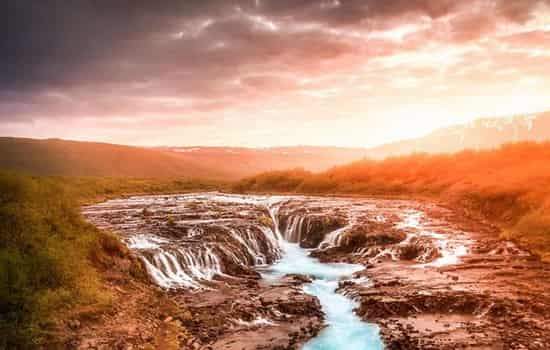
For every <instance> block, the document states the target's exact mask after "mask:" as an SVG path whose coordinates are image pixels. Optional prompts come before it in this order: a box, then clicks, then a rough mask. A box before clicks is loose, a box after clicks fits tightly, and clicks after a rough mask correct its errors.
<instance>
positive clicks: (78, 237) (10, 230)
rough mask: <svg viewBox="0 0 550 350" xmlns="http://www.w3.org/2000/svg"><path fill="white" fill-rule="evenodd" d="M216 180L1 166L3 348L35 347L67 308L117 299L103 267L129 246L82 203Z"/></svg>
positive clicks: (95, 305) (199, 187)
mask: <svg viewBox="0 0 550 350" xmlns="http://www.w3.org/2000/svg"><path fill="white" fill-rule="evenodd" d="M215 186H216V184H212V183H201V182H189V181H178V180H170V181H157V180H139V179H109V178H56V177H30V176H24V175H18V174H10V173H0V234H1V237H2V239H1V240H0V349H26V348H35V347H37V345H38V344H40V343H42V342H43V341H44V340H47V339H48V338H49V337H50V334H49V332H50V331H51V330H52V329H55V327H53V325H54V323H55V321H56V320H57V319H58V318H61V317H62V315H63V312H64V311H66V310H69V309H71V308H73V307H77V306H80V307H83V306H88V307H90V308H92V309H97V308H102V307H106V306H108V305H109V303H110V294H109V292H107V291H106V290H105V289H104V288H103V287H104V285H103V283H102V281H101V277H100V276H101V275H100V274H99V273H98V270H102V269H110V268H111V266H112V264H113V259H115V258H117V257H120V256H121V255H122V254H125V248H124V247H123V246H122V245H121V244H120V243H119V241H118V239H116V238H115V237H113V236H111V235H110V234H108V233H105V232H101V231H99V230H97V229H96V228H95V227H94V226H93V225H90V224H88V223H86V222H85V221H84V220H83V218H82V217H81V214H80V206H81V204H83V203H88V202H91V201H96V200H100V199H104V198H107V197H114V196H121V195H124V194H136V193H162V192H185V191H189V190H212V189H213V188H214V187H215ZM54 338H55V336H54Z"/></svg>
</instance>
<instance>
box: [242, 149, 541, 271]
mask: <svg viewBox="0 0 550 350" xmlns="http://www.w3.org/2000/svg"><path fill="white" fill-rule="evenodd" d="M234 190H236V191H239V192H242V191H278V192H300V193H317V194H318V193H342V194H363V195H407V196H416V197H418V196H423V197H426V196H427V197H431V198H435V199H438V200H439V199H440V200H444V201H445V202H447V203H450V204H453V205H456V206H459V207H460V208H463V209H465V210H467V211H468V212H469V213H470V214H472V215H482V216H483V217H485V218H487V219H490V220H492V221H493V222H495V223H497V224H499V225H500V226H501V227H502V228H503V235H504V236H505V237H506V238H511V239H514V240H516V241H518V242H520V243H521V244H523V245H524V246H526V247H528V248H530V249H531V250H532V251H534V252H536V253H538V254H540V255H541V256H542V257H543V258H544V259H546V260H550V143H519V144H510V145H505V146H503V147H501V148H500V149H497V150H492V151H463V152H460V153H456V154H451V155H412V156H405V157H397V158H390V159H386V160H383V161H370V160H363V161H359V162H355V163H352V164H349V165H347V166H342V167H337V168H334V169H331V170H329V171H327V172H323V173H317V174H313V173H309V172H305V171H301V170H294V171H288V172H271V173H265V174H261V175H258V176H256V177H252V178H249V179H245V180H242V181H240V182H239V183H238V184H236V185H235V186H234Z"/></svg>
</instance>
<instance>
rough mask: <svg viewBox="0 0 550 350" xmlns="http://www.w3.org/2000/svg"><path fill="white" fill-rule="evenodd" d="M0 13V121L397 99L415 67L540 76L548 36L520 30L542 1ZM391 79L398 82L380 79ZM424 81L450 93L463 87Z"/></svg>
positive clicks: (421, 76)
mask: <svg viewBox="0 0 550 350" xmlns="http://www.w3.org/2000/svg"><path fill="white" fill-rule="evenodd" d="M0 6H1V7H2V8H1V9H0V21H1V22H2V23H3V26H4V29H3V30H2V34H1V35H2V38H0V55H1V56H0V57H2V61H1V63H0V124H1V123H7V122H10V123H13V122H29V121H31V120H36V119H41V120H47V119H50V120H56V119H58V118H84V117H90V116H93V117H94V118H97V119H101V118H103V119H108V118H113V116H123V117H128V118H131V117H132V116H135V117H136V118H151V120H159V118H165V119H167V120H172V119H173V118H177V117H182V116H188V115H193V116H195V115H202V116H203V117H204V118H205V119H207V120H209V121H211V122H215V120H216V119H218V120H221V119H223V117H222V116H221V115H222V114H223V113H224V112H225V111H230V112H232V111H239V110H244V109H243V108H245V109H246V108H248V107H247V106H251V105H252V106H255V105H262V104H264V105H269V103H271V100H273V99H274V98H277V97H280V98H281V99H282V100H284V99H285V98H287V96H294V97H293V98H298V99H300V100H299V101H298V102H297V105H298V106H300V103H299V102H300V101H302V100H301V99H304V98H308V97H310V98H311V97H312V98H315V99H316V100H319V98H317V97H318V96H322V97H323V98H322V99H323V100H331V99H335V98H337V97H340V96H344V97H345V96H346V94H350V96H351V95H353V94H354V93H355V92H354V91H353V84H357V86H369V91H371V90H374V91H377V88H378V87H379V86H380V87H383V88H382V89H381V90H382V91H383V94H384V95H391V94H392V91H394V90H391V87H392V86H393V87H394V88H395V86H397V87H398V88H397V90H399V92H395V93H396V94H403V90H407V91H408V90H410V89H411V88H416V89H421V88H422V85H421V84H423V82H426V81H429V80H431V79H435V77H434V76H430V74H431V73H429V72H426V71H422V69H425V68H426V67H430V66H434V65H435V67H433V70H434V71H435V72H438V73H437V74H444V73H441V72H442V71H443V70H445V69H448V70H450V69H451V68H452V67H455V68H456V69H455V72H457V71H465V70H467V69H469V68H471V67H472V65H474V66H475V67H477V68H476V72H477V74H480V73H482V74H486V76H487V77H488V78H487V81H492V79H493V76H492V75H491V72H489V71H484V68H483V67H488V66H491V67H497V68H498V69H497V70H499V71H503V70H505V69H507V70H508V71H517V72H520V73H521V72H522V71H525V72H529V74H530V72H532V71H537V72H538V73H539V74H540V72H542V73H543V74H544V73H546V76H547V75H548V70H547V69H548V67H547V66H548V64H546V63H542V65H539V66H538V67H537V68H535V67H522V63H523V62H532V61H533V62H535V61H536V62H539V61H541V59H542V57H541V55H542V56H544V53H545V52H547V51H548V42H550V40H549V38H548V33H549V32H548V31H547V30H542V29H540V28H537V27H536V26H535V28H532V27H529V29H528V30H527V29H525V28H527V24H528V23H530V21H532V20H533V18H534V17H535V15H536V14H540V13H542V12H544V11H547V9H545V6H550V1H549V0H525V1H508V0H465V1H455V0H392V1H390V0H388V1H380V0H334V1H328V0H261V1H253V0H210V1H209V0H186V1H180V0H170V1H169V0H159V1H148V0H82V1H63V0H41V1H34V0H17V1H8V2H5V3H4V4H2V5H0ZM544 13H547V12H544ZM503 28H505V29H506V28H519V29H518V31H517V32H514V33H508V32H506V31H505V30H504V31H503ZM524 29H525V30H524ZM430 69H432V67H430ZM366 72H368V74H367V73H366ZM398 74H403V75H406V76H393V77H391V78H388V75H398ZM448 74H449V75H448V76H447V77H448V78H450V77H451V76H452V74H451V73H448ZM426 78H429V79H426ZM444 78H445V75H443V78H442V79H444ZM304 81H310V82H312V81H313V82H315V86H310V87H308V86H304V85H303V84H302V83H301V82H304ZM392 81H393V83H392ZM412 82H415V83H414V84H413V83H412ZM476 83H479V82H478V81H476ZM438 84H440V85H445V86H447V87H448V88H446V90H445V91H456V90H460V89H462V85H460V84H466V83H465V82H460V84H458V83H457V85H460V87H453V86H452V85H453V82H452V81H447V82H445V83H444V84H443V82H438ZM370 87H372V88H370ZM334 91H338V93H337V94H336V93H334ZM362 91H363V90H362ZM296 96H298V97H296ZM251 108H252V107H251ZM297 108H298V107H297ZM299 108H302V110H301V111H303V110H305V108H307V107H304V106H301V107H299ZM334 108H336V107H334ZM296 110H297V111H298V109H296ZM358 112H359V111H358ZM296 113H298V112H296ZM241 114H242V115H243V116H242V117H241V118H253V117H248V116H246V115H244V113H241ZM140 120H141V122H143V119H140Z"/></svg>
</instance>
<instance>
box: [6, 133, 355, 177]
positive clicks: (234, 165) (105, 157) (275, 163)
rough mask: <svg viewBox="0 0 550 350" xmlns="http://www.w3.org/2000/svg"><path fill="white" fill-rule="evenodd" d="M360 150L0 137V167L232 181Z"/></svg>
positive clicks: (322, 164) (344, 158) (319, 165)
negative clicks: (138, 144) (166, 145)
mask: <svg viewBox="0 0 550 350" xmlns="http://www.w3.org/2000/svg"><path fill="white" fill-rule="evenodd" d="M364 151H365V150H363V149H350V148H336V147H286V148H268V149H249V148H230V147H175V148H141V147H131V146H122V145H113V144H107V143H95V142H79V141H65V140H58V139H50V140H36V139H25V138H13V137H4V138H0V170H16V171H23V172H26V173H30V174H37V175H66V176H120V177H143V178H159V177H164V178H166V177H188V178H209V179H222V180H235V179H238V178H241V177H245V176H251V175H254V174H256V173H258V172H263V171H269V170H283V169H289V168H296V167H301V168H304V169H306V170H311V171H321V170H325V169H327V168H329V167H332V166H335V165H339V164H344V163H348V162H350V161H353V160H356V159H359V158H362V157H363V156H364Z"/></svg>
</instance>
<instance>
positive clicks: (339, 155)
mask: <svg viewBox="0 0 550 350" xmlns="http://www.w3.org/2000/svg"><path fill="white" fill-rule="evenodd" d="M161 150H163V151H164V152H166V153H167V154H170V155H171V156H176V157H178V158H179V159H182V160H185V161H198V162H200V164H202V165H203V166H206V167H208V168H212V169H216V168H220V167H222V168H228V169H231V172H232V173H233V174H235V175H236V176H237V177H245V176H249V175H251V174H257V173H260V172H264V171H271V170H283V169H291V168H304V169H306V170H310V171H323V170H327V169H328V168H331V167H333V166H336V165H342V164H346V163H349V162H350V161H355V160H358V159H362V158H364V157H365V151H366V149H362V148H343V147H312V146H295V147H274V148H238V147H170V148H162V149H161Z"/></svg>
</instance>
